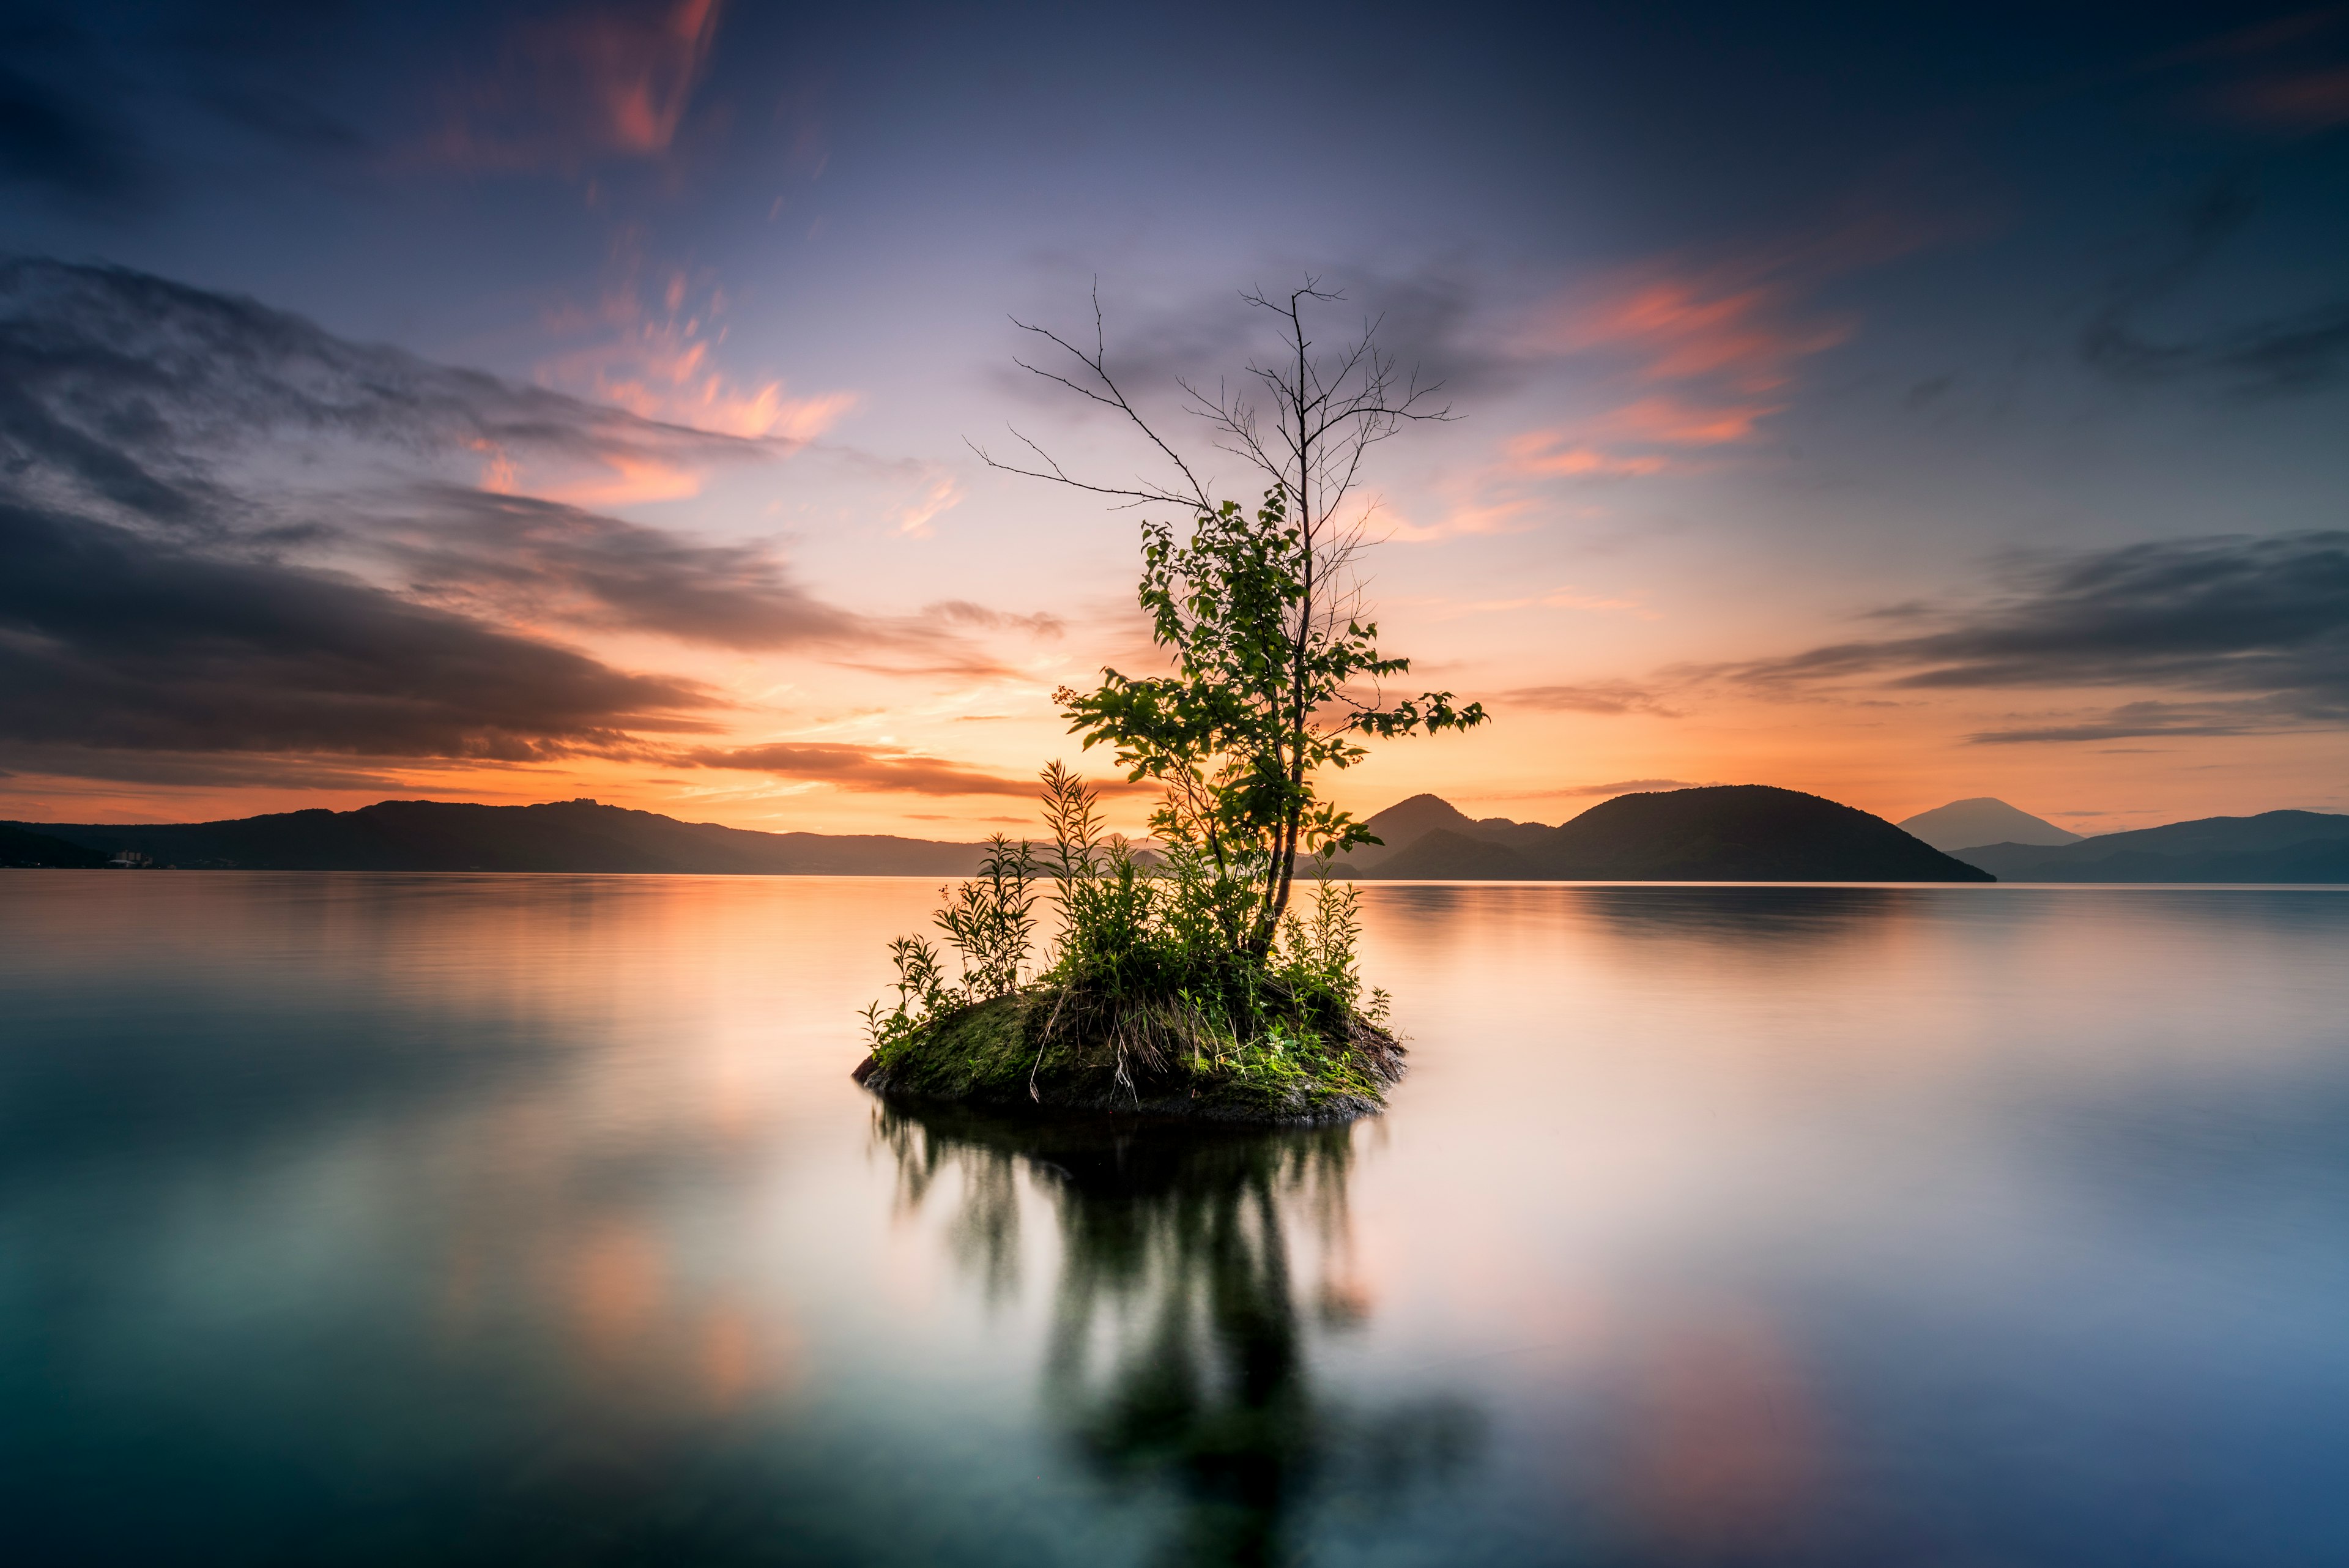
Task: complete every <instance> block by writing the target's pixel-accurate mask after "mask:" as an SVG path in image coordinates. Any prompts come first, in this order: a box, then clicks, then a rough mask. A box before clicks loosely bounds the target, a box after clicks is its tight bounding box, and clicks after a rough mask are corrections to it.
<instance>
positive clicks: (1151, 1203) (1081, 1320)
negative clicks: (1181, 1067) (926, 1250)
mask: <svg viewBox="0 0 2349 1568" xmlns="http://www.w3.org/2000/svg"><path fill="white" fill-rule="evenodd" d="M877 1128H878V1133H879V1137H881V1139H882V1141H883V1142H885V1144H886V1145H887V1146H888V1147H890V1149H891V1150H892V1151H893V1152H894V1153H895V1156H896V1158H897V1160H898V1168H899V1172H900V1176H901V1180H902V1183H903V1186H902V1191H903V1193H904V1196H905V1200H906V1201H907V1202H908V1203H909V1204H915V1205H918V1204H919V1203H921V1202H922V1201H923V1200H924V1199H925V1197H926V1195H927V1193H928V1191H929V1190H930V1188H931V1186H932V1184H933V1182H934V1181H935V1179H936V1177H937V1176H938V1174H939V1173H940V1172H942V1171H944V1170H947V1169H955V1170H957V1171H958V1172H959V1173H960V1175H961V1178H962V1181H961V1191H962V1207H961V1210H960V1211H959V1212H958V1213H957V1216H956V1218H955V1220H954V1224H953V1228H952V1231H951V1235H952V1237H953V1246H954V1248H955V1251H956V1252H957V1256H958V1258H959V1259H960V1260H961V1262H963V1263H964V1264H965V1266H967V1267H968V1268H969V1269H970V1270H971V1271H972V1272H974V1273H976V1274H977V1275H978V1277H979V1278H980V1279H981V1280H982V1281H983V1282H985V1284H986V1286H987V1289H988V1293H989V1295H990V1296H999V1295H1001V1294H1003V1293H1008V1292H1009V1291H1010V1290H1012V1289H1014V1288H1016V1286H1017V1284H1018V1282H1019V1263H1020V1248H1019V1191H1020V1186H1021V1183H1020V1181H1019V1174H1020V1172H1021V1171H1022V1170H1023V1169H1024V1170H1025V1172H1026V1174H1027V1176H1028V1178H1029V1181H1030V1185H1032V1186H1033V1187H1034V1188H1035V1189H1038V1190H1040V1192H1042V1193H1044V1194H1045V1195H1047V1196H1048V1197H1049V1199H1050V1201H1051V1203H1052V1204H1053V1207H1054V1209H1055V1211H1056V1214H1057V1218H1058V1220H1059V1225H1060V1233H1061V1277H1060V1282H1059V1290H1058V1293H1057V1295H1056V1298H1055V1303H1054V1320H1053V1331H1052V1340H1051V1347H1050V1353H1049V1355H1048V1356H1047V1358H1046V1363H1045V1367H1044V1373H1043V1392H1044V1397H1045V1404H1046V1407H1047V1408H1048V1409H1050V1411H1052V1412H1053V1413H1054V1415H1055V1416H1056V1417H1057V1418H1058V1419H1059V1421H1060V1422H1061V1426H1062V1428H1063V1429H1064V1430H1065V1431H1066V1433H1067V1434H1068V1437H1069V1438H1070V1440H1071V1443H1072V1445H1073V1447H1074V1449H1075V1450H1076V1452H1077V1453H1078V1454H1079V1455H1080V1456H1081V1459H1083V1460H1084V1461H1085V1462H1086V1463H1087V1464H1088V1465H1089V1466H1090V1467H1091V1468H1092V1469H1094V1470H1095V1471H1096V1472H1097V1473H1099V1474H1100V1475H1102V1477H1104V1478H1105V1479H1107V1480H1110V1481H1112V1483H1115V1484H1119V1485H1124V1486H1134V1487H1148V1486H1158V1485H1163V1486H1164V1487H1166V1488H1167V1489H1169V1490H1170V1491H1171V1492H1172V1493H1173V1495H1174V1498H1175V1499H1176V1501H1178V1503H1179V1507H1180V1518H1181V1523H1180V1527H1179V1529H1178V1530H1177V1531H1176V1532H1175V1533H1174V1535H1173V1536H1172V1537H1171V1538H1170V1539H1169V1540H1168V1541H1167V1542H1166V1543H1165V1546H1164V1551H1163V1552H1162V1553H1161V1556H1162V1560H1164V1561H1165V1562H1168V1563H1184V1564H1208V1563H1217V1564H1220V1563H1271V1562H1276V1561H1282V1560H1284V1559H1286V1558H1288V1557H1291V1556H1293V1555H1294V1552H1295V1546H1296V1543H1295V1542H1292V1541H1290V1540H1289V1537H1290V1536H1291V1535H1293V1534H1294V1533H1295V1531H1294V1524H1295V1521H1296V1519H1297V1517H1298V1515H1299V1512H1300V1511H1302V1510H1304V1509H1306V1508H1308V1507H1317V1506H1321V1505H1329V1506H1331V1507H1334V1508H1339V1509H1342V1510H1343V1511H1346V1512H1348V1513H1368V1512H1371V1511H1376V1510H1378V1509H1381V1508H1383V1507H1388V1506H1392V1505H1393V1504H1395V1503H1397V1502H1399V1501H1402V1499H1404V1498H1405V1497H1407V1496H1408V1494H1409V1493H1410V1491H1411V1490H1412V1488H1413V1483H1414V1482H1417V1481H1419V1480H1438V1479H1441V1478H1443V1477H1444V1475H1446V1474H1448V1473H1450V1472H1452V1471H1454V1470H1456V1469H1458V1468H1459V1467H1461V1466H1462V1465H1463V1464H1464V1462H1465V1461H1466V1460H1467V1459H1468V1458H1469V1457H1470V1455H1471V1453H1472V1451H1473V1450H1474V1449H1475V1445H1476V1440H1477V1434H1478V1428H1479V1422H1478V1419H1477V1417H1476V1414H1475V1411H1474V1410H1473V1409H1471V1408H1470V1407H1467V1406H1465V1405H1464V1404H1462V1403H1460V1402H1458V1401H1455V1400H1449V1399H1431V1400H1423V1401H1418V1402H1414V1403H1409V1404H1402V1405H1395V1406H1391V1407H1385V1408H1381V1409H1375V1410H1374V1409H1366V1408H1362V1407H1357V1406H1355V1405H1354V1404H1352V1403H1351V1402H1350V1401H1348V1400H1346V1399H1344V1398H1342V1397H1337V1396H1334V1395H1332V1394H1330V1392H1328V1391H1326V1390H1324V1389H1321V1388H1319V1387H1317V1386H1316V1385H1315V1380H1314V1376H1313V1370H1312V1366H1311V1364H1310V1359H1309V1355H1308V1351H1309V1341H1310V1339H1311V1337H1312V1335H1313V1334H1314V1332H1315V1331H1316V1330H1317V1329H1343V1328H1345V1327H1348V1326H1350V1325H1352V1324H1356V1323H1358V1322H1360V1321H1361V1318H1362V1317H1363V1315H1364V1313H1365V1308H1364V1306H1363V1303H1362V1301H1361V1294H1360V1293H1359V1292H1358V1291H1357V1290H1355V1289H1353V1288H1352V1287H1351V1285H1350V1283H1349V1282H1348V1281H1347V1280H1346V1278H1345V1277H1344V1271H1343V1262H1344V1260H1345V1259H1346V1258H1347V1256H1348V1254H1349V1247H1348V1232H1347V1215H1346V1183H1347V1178H1348V1176H1349V1173H1350V1167H1351V1162H1352V1158H1353V1145H1352V1140H1351V1138H1350V1136H1349V1129H1347V1128H1344V1127H1325V1128H1312V1129H1305V1130H1299V1131H1286V1132H1238V1131H1233V1132H1224V1133H1216V1132H1203V1131H1202V1130H1200V1129H1197V1128H1166V1129H1160V1128H1152V1127H1137V1126H1135V1125H1134V1124H1133V1123H1118V1124H1112V1123H1108V1122H1105V1121H1055V1122H1033V1121H1025V1120H1020V1121H1010V1120H1004V1119H999V1118H996V1117H988V1116H975V1115H972V1114H970V1113H968V1112H963V1111H958V1110H957V1111H938V1110H932V1111H926V1112H924V1113H922V1114H921V1115H920V1116H915V1115H912V1114H908V1113H906V1112H904V1111H901V1110H897V1109H894V1108H884V1109H882V1110H880V1111H879V1112H878V1113H877ZM1308 1239H1309V1240H1310V1241H1313V1242H1314V1243H1317V1245H1315V1246H1314V1247H1312V1248H1311V1249H1310V1251H1312V1252H1314V1253H1316V1254H1318V1257H1319V1262H1320V1265H1321V1267H1320V1273H1321V1278H1320V1279H1319V1282H1318V1288H1317V1289H1314V1290H1313V1291H1311V1292H1310V1293H1309V1301H1308V1302H1307V1303H1306V1304H1303V1305H1300V1300H1299V1281H1298V1279H1297V1277H1296V1275H1297V1267H1298V1262H1299V1258H1298V1254H1299V1252H1300V1251H1305V1250H1307V1249H1304V1248H1302V1247H1301V1246H1300V1244H1299V1243H1300V1242H1302V1241H1306V1240H1308Z"/></svg>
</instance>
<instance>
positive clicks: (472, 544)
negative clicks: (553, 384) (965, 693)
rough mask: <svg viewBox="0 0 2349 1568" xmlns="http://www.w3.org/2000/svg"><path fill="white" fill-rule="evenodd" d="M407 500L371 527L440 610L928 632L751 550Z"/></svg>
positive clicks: (452, 502)
mask: <svg viewBox="0 0 2349 1568" xmlns="http://www.w3.org/2000/svg"><path fill="white" fill-rule="evenodd" d="M412 499H413V500H415V501H416V502H417V503H418V504H419V514H418V515H414V516H411V517H410V518H409V521H408V523H407V524H406V525H405V526H404V527H403V526H398V525H394V526H393V527H390V528H388V529H386V530H383V531H382V532H381V533H380V534H379V535H377V538H378V547H379V548H380V549H381V551H382V553H383V554H384V555H385V556H386V557H387V558H388V559H389V560H391V561H392V562H394V563H395V564H396V565H397V566H398V568H399V569H400V570H401V572H402V573H403V574H404V575H405V576H406V577H407V578H408V580H409V584H410V585H411V586H412V587H413V588H414V589H415V591H416V592H417V593H419V595H422V596H425V597H429V598H431V599H433V600H435V601H436V602H440V603H443V604H447V605H450V606H452V607H471V608H474V609H478V610H481V611H483V612H485V613H489V614H492V615H513V614H528V615H531V616H533V617H535V618H548V619H556V620H562V621H565V622H568V623H569V624H572V625H574V626H583V627H590V628H603V629H611V630H623V631H643V632H652V633H655V634H657V635H659V636H663V637H668V638H673V639H677V640H678V641H681V642H693V643H702V644H707V645H709V646H713V647H719V648H736V649H775V648H791V647H804V646H807V645H810V644H828V645H833V646H854V647H869V646H871V645H873V644H875V643H883V644H888V643H904V644H908V645H915V646H919V645H921V644H923V643H924V642H926V641H927V640H932V639H926V638H925V637H924V636H923V634H922V628H919V627H917V626H900V625H894V624H892V625H884V624H880V623H876V622H874V621H873V620H870V619H868V618H863V617H859V616H856V615H854V614H852V613H850V612H849V611H846V610H843V609H842V608H840V607H838V606H836V605H831V604H827V603H825V602H824V601H823V600H822V599H820V598H818V597H815V596H814V595H813V594H812V593H810V592H809V591H808V590H807V589H806V588H805V587H802V585H801V584H800V583H799V582H798V581H797V580H796V579H794V578H793V577H792V575H791V573H790V572H789V571H788V570H787V569H786V568H785V567H784V566H783V565H782V563H781V562H780V561H779V560H777V559H776V558H775V557H774V556H773V555H772V554H771V553H770V552H769V551H768V550H767V549H765V548H764V547H763V546H761V545H712V544H704V543H698V542H696V541H694V540H690V539H687V538H683V537H680V536H679V535H677V534H674V533H671V532H669V531H667V530H666V529H660V528H647V527H645V526H643V525H641V524H634V523H626V522H623V521H621V520H619V519H618V518H614V517H605V516H601V515H599V514H595V513H593V512H586V511H583V510H581V509H580V508H578V507H574V506H565V505H563V504H560V503H557V502H551V501H539V500H534V499H533V498H531V497H529V496H522V495H497V494H490V493H485V492H481V491H473V490H464V489H460V488H458V487H456V486H436V487H432V488H430V489H429V490H427V489H419V491H418V492H416V493H414V494H413V496H412ZM969 608H970V609H972V610H974V611H977V610H978V607H977V606H971V607H969ZM979 613H980V614H981V615H985V614H988V613H989V612H984V611H981V612H979ZM1009 619H1012V618H1008V617H1005V618H999V620H1009ZM943 620H944V618H941V623H942V624H943Z"/></svg>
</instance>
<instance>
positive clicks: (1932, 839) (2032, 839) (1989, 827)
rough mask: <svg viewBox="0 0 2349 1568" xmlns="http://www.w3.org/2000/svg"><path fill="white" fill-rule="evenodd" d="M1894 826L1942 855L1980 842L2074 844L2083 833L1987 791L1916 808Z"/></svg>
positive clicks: (1969, 847) (1980, 843) (1982, 843)
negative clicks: (2055, 823)
mask: <svg viewBox="0 0 2349 1568" xmlns="http://www.w3.org/2000/svg"><path fill="white" fill-rule="evenodd" d="M1897 826H1899V828H1900V830H1901V831H1902V832H1903V833H1906V834H1908V835H1909V836H1910V837H1912V838H1921V839H1923V840H1924V841H1925V842H1926V843H1928V844H1930V845H1931V846H1933V847H1934V848H1936V849H1939V850H1940V851H1941V852H1942V853H1944V854H1948V853H1950V852H1951V851H1953V850H1959V849H1971V848H1973V847H1975V846H1978V845H1984V844H2034V845H2048V846H2054V845H2059V844H2077V843H2079V842H2080V839H2081V837H2082V835H2080V834H2077V833H2072V832H2069V831H2067V830H2065V829H2064V828H2061V827H2058V826H2055V825H2054V823H2052V822H2049V821H2048V820H2047V819H2046V818H2044V817H2038V816H2033V815H2031V814H2030V813H2029V812H2027V811H2023V810H2021V809H2019V808H2017V807H2014V806H2012V805H2007V804H2006V802H2004V801H2002V800H2000V799H1998V798H1997V797H1996V796H1995V795H1987V794H1978V795H1971V796H1969V797H1967V798H1966V799H1964V800H1953V801H1951V802H1950V804H1949V805H1937V806H1935V807H1934V808H1933V809H1932V810H1930V811H1920V812H1919V813H1918V814H1917V815H1914V816H1912V817H1909V819H1908V820H1907V821H1905V822H1902V823H1899V824H1898V825H1897Z"/></svg>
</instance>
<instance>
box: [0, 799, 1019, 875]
mask: <svg viewBox="0 0 2349 1568" xmlns="http://www.w3.org/2000/svg"><path fill="white" fill-rule="evenodd" d="M11 826H15V827H16V828H17V830H18V832H19V834H20V835H21V836H27V837H29V836H47V837H48V838H50V839H53V840H54V839H62V840H64V841H65V842H66V843H67V844H69V845H73V846H79V847H80V848H81V849H82V850H85V851H97V852H98V855H99V857H101V858H102V857H108V856H112V855H114V854H116V853H118V852H119V851H121V850H125V849H134V850H138V851H140V852H142V853H144V854H146V855H148V856H150V857H153V859H154V861H155V862H156V864H158V865H160V866H181V867H248V868H251V869H255V870H269V871H637V872H660V871H667V872H703V873H729V874H730V873H750V874H761V873H763V874H766V875H830V876H925V877H964V876H968V875H970V874H971V873H972V872H974V871H976V870H977V869H978V857H979V852H980V851H979V846H977V845H972V844H941V843H937V842H935V841H933V840H929V839H923V838H895V837H887V836H878V835H850V836H833V835H830V834H822V833H754V832H750V831H749V830H747V829H743V828H738V827H720V826H718V825H717V824H715V823H709V822H679V821H678V820H677V819H676V818H675V817H671V816H662V815H658V814H657V813H655V812H649V811H628V810H625V809H623V808H622V807H619V806H616V805H597V804H596V803H595V802H594V801H592V800H570V801H561V802H556V803H554V804H550V805H461V804H456V803H449V802H440V801H427V800H387V801H383V802H381V803H379V804H378V805H369V806H362V807H361V808H359V809H358V810H357V811H291V812H285V813H281V814H278V815H272V816H248V817H243V818H240V819H237V820H235V821H230V822H191V823H173V824H167V825H160V826H119V825H114V824H97V825H83V824H67V823H27V824H20V825H11ZM26 830H29V832H26ZM11 842H13V841H11ZM0 847H5V846H0ZM0 858H5V855H0Z"/></svg>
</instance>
